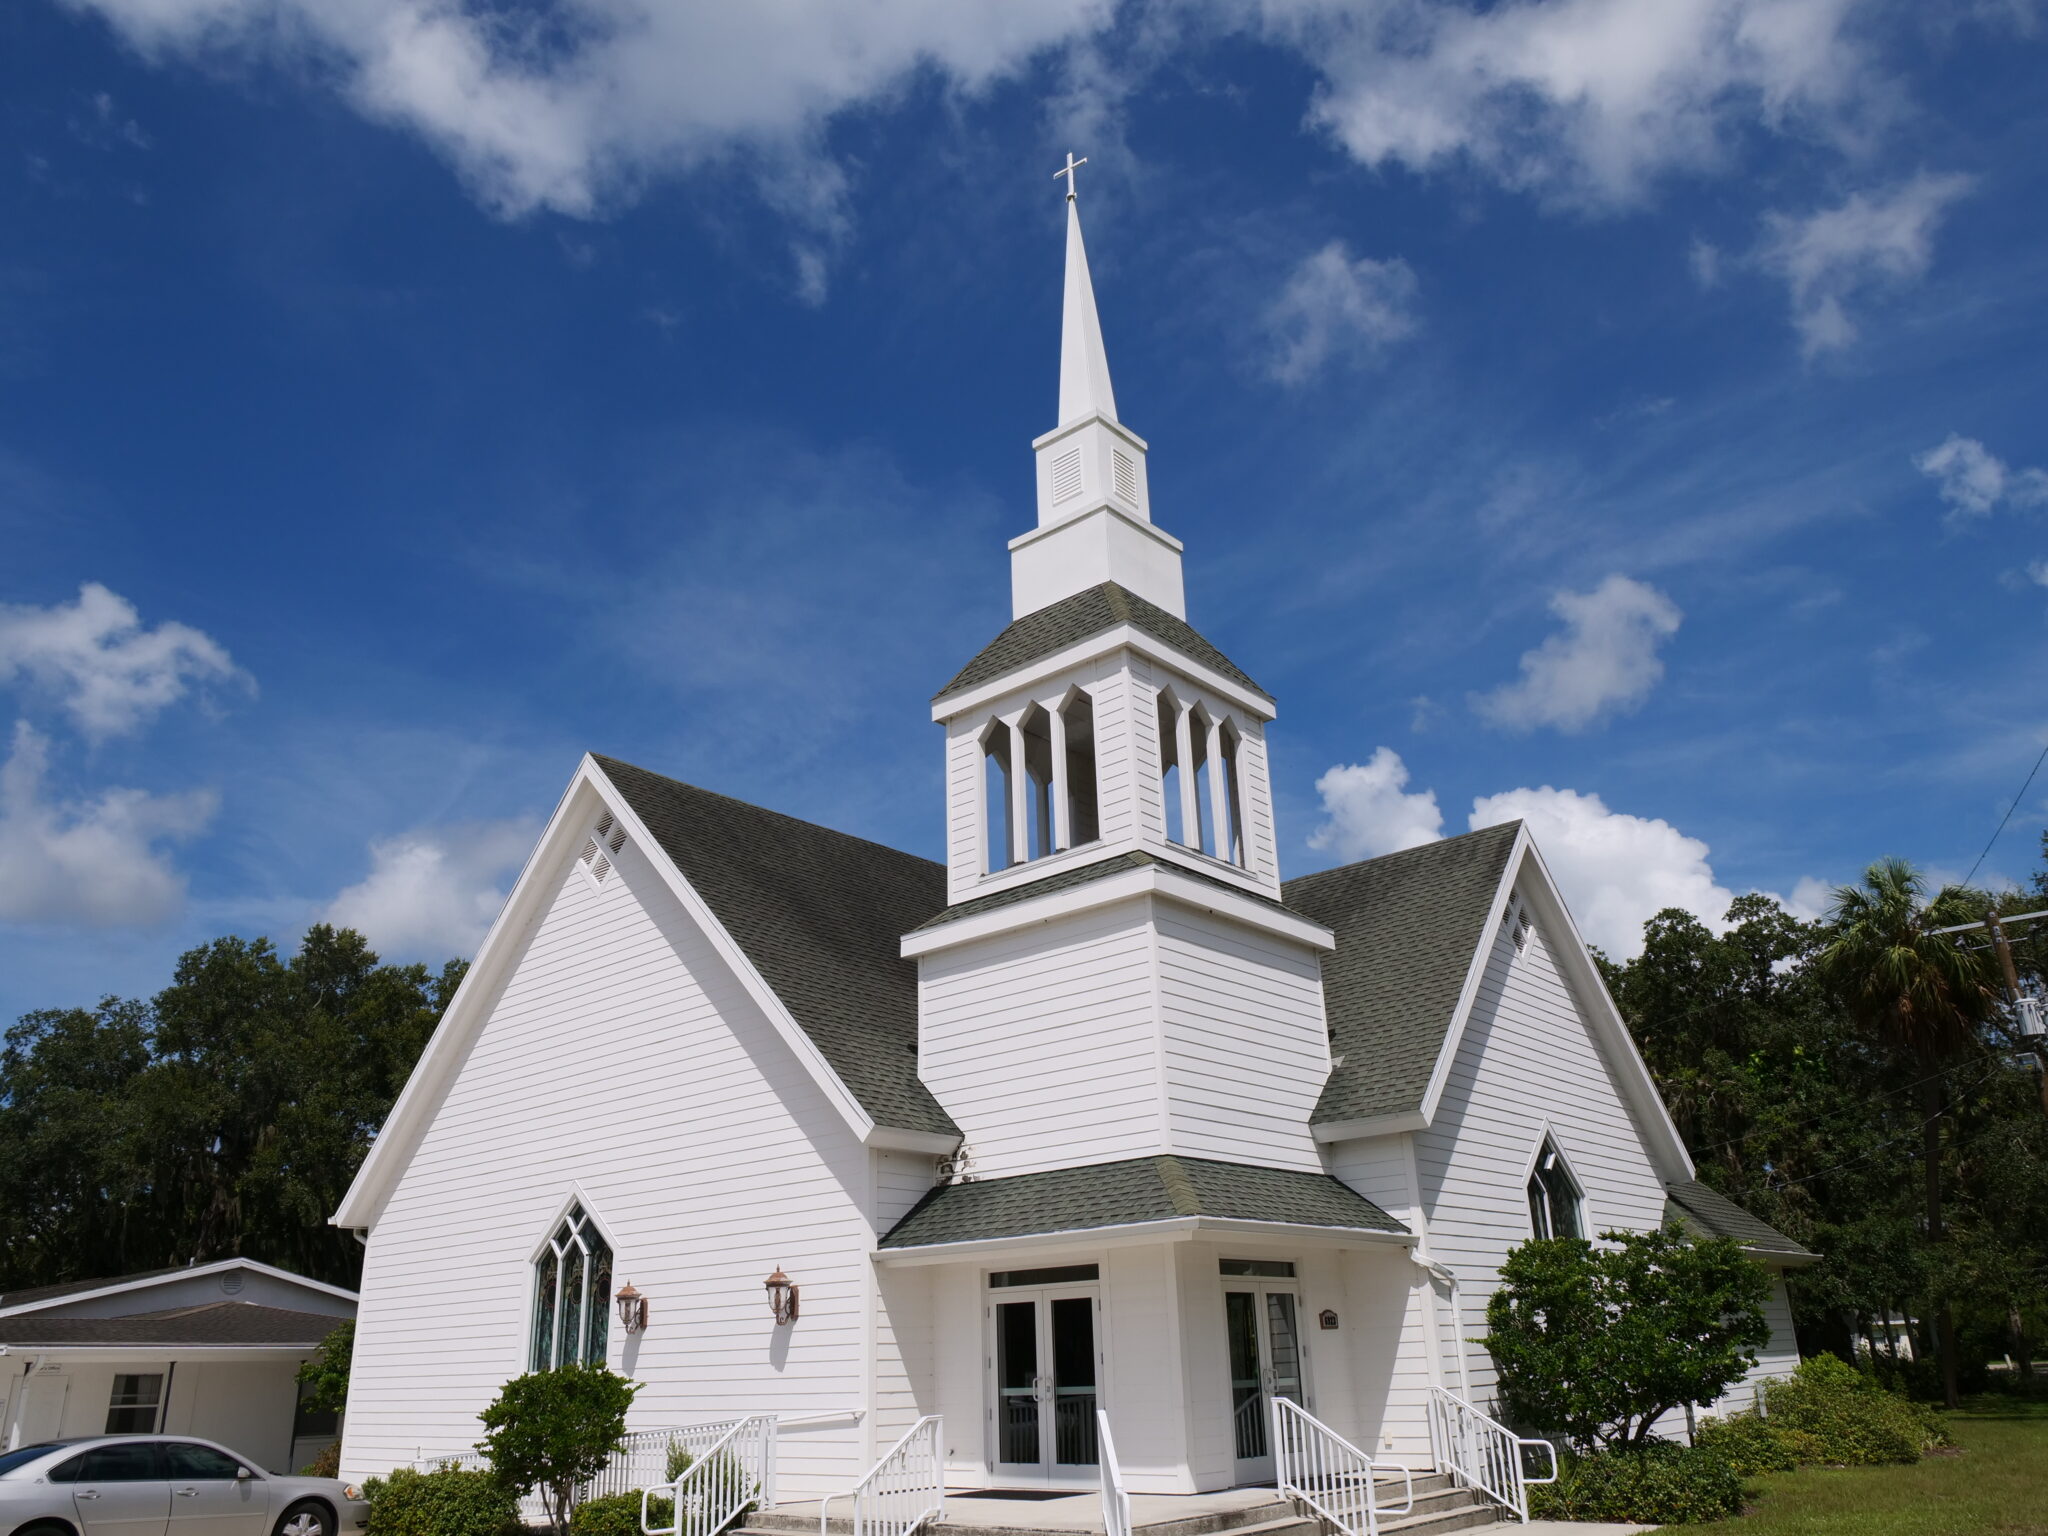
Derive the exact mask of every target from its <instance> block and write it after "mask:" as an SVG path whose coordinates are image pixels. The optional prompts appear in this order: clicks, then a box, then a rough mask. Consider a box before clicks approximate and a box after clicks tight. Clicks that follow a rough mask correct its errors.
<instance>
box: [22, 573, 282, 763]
mask: <svg viewBox="0 0 2048 1536" xmlns="http://www.w3.org/2000/svg"><path fill="white" fill-rule="evenodd" d="M17 676H22V677H27V678H29V679H30V680H31V681H33V682H35V683H36V684H38V685H40V686H41V687H43V688H45V689H47V690H49V691H50V692H52V693H54V694H56V695H57V696H58V698H59V699H60V700H61V701H62V703H63V706H64V708H65V709H66V710H67V711H68V712H69V713H70V715H71V717H72V719H73V720H74V721H76V722H77V724H78V727H79V729H80V730H82V731H84V732H85V734H86V735H87V736H88V737H91V738H92V739H94V740H103V739H105V738H107V737H109V736H120V735H125V734H126V733H128V732H130V731H133V730H136V729H138V728H139V727H141V726H142V725H144V724H146V723H147V722H148V721H149V719H150V718H151V717H152V716H153V715H155V714H156V712H157V711H158V710H160V709H162V708H164V707H165V706H166V705H168V704H172V703H175V702H176V701H177V700H178V699H180V698H182V697H183V696H184V694H185V692H186V690H187V689H188V688H189V687H191V686H192V685H193V684H195V683H205V682H209V681H220V682H230V681H233V682H239V683H242V684H244V685H249V679H248V677H247V676H246V674H244V673H242V672H241V671H240V670H239V669H237V668H236V666H235V664H234V662H233V661H232V660H231V659H230V658H229V656H228V653H227V651H226V650H225V649H224V648H223V647H222V646H221V645H220V644H219V642H217V641H215V640H213V639H212V638H210V637H209V636H207V635H204V634H202V633H200V632H199V631H198V630H196V629H193V628H191V627H190V626H188V625H184V624H178V623H172V622H166V623H163V624H159V625H157V627H156V628H155V629H145V628H143V626H142V620H141V618H140V616H139V615H137V613H136V611H135V607H134V605H133V604H132V603H130V602H128V601H127V600H126V599H125V598H122V597H119V596H117V595H116V594H114V593H112V592H109V591H108V590H107V589H106V588H105V587H103V586H101V585H100V584H99V583H98V582H96V581H89V582H87V583H85V585H84V586H82V587H80V588H79V589H78V601H76V602H75V603H58V604H53V605H52V606H50V607H48V608H38V607H34V606H32V605H26V604H23V605H15V604H7V603H0V683H5V682H9V681H12V680H13V679H14V678H15V677H17Z"/></svg>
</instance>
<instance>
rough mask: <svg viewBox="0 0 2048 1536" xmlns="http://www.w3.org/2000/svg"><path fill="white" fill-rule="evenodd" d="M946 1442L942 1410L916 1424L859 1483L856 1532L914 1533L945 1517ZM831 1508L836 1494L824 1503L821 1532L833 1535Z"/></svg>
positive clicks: (862, 1535) (864, 1535)
mask: <svg viewBox="0 0 2048 1536" xmlns="http://www.w3.org/2000/svg"><path fill="white" fill-rule="evenodd" d="M945 1446H946V1442H945V1433H944V1430H943V1428H942V1426H941V1424H940V1421H939V1416H938V1415H937V1414H935V1413H930V1414H926V1415H925V1416H924V1417H923V1418H921V1419H919V1420H918V1421H917V1422H916V1423H915V1424H913V1425H911V1426H910V1428H909V1430H908V1431H906V1432H905V1434H904V1436H903V1438H902V1439H901V1440H898V1441H897V1442H896V1443H895V1444H894V1445H892V1446H890V1447H889V1449H888V1451H887V1452H886V1453H884V1455H883V1456H882V1459H881V1460H880V1461H878V1462H876V1463H875V1464H874V1465H873V1466H872V1467H870V1468H868V1472H867V1476H865V1477H863V1478H862V1479H861V1480H860V1481H859V1482H857V1483H855V1484H854V1485H853V1489H852V1498H853V1536H910V1533H911V1532H912V1531H914V1530H916V1529H917V1528H918V1527H919V1526H920V1525H923V1524H924V1523H925V1522H926V1521H927V1520H943V1519H944V1518H945V1517H946V1449H945ZM842 1497H843V1495H842ZM831 1511H832V1499H831V1498H830V1497H827V1498H823V1499H820V1500H819V1501H818V1536H828V1531H829V1526H828V1523H827V1522H828V1520H829V1519H830V1516H831Z"/></svg>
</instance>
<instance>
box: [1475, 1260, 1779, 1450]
mask: <svg viewBox="0 0 2048 1536" xmlns="http://www.w3.org/2000/svg"><path fill="white" fill-rule="evenodd" d="M1600 1237H1601V1245H1600V1246H1597V1247H1596V1246H1595V1245H1594V1244H1592V1243H1589V1242H1584V1241H1582V1240H1580V1239H1578V1238H1568V1237H1558V1238H1538V1239H1535V1240H1533V1241H1530V1242H1526V1243H1523V1244H1521V1245H1519V1246H1518V1247H1515V1248H1512V1249H1510V1250H1509V1251H1508V1256H1507V1261H1506V1262H1505V1263H1504V1264H1502V1265H1501V1270H1500V1279H1501V1283H1500V1287H1499V1289H1498V1290H1496V1291H1495V1292H1494V1293H1493V1296H1492V1298H1491V1299H1490V1300H1489V1301H1488V1302H1487V1304H1486V1340H1485V1342H1486V1347H1487V1349H1488V1350H1490V1351H1491V1352H1492V1354H1493V1361H1494V1364H1495V1366H1496V1367H1498V1369H1499V1373H1500V1398H1501V1404H1502V1406H1503V1407H1504V1408H1506V1410H1507V1416H1508V1421H1509V1422H1510V1423H1518V1424H1527V1425H1532V1426H1534V1427H1535V1428H1538V1429H1543V1430H1555V1431H1560V1432H1562V1433H1563V1435H1564V1436H1565V1438H1566V1439H1568V1440H1569V1441H1570V1442H1571V1443H1572V1445H1573V1446H1574V1447H1575V1448H1577V1449H1579V1450H1591V1449H1593V1448H1595V1447H1598V1446H1633V1445H1641V1444H1643V1443H1645V1442H1646V1441H1648V1440H1649V1439H1651V1438H1652V1426H1653V1425H1655V1424H1656V1422H1657V1421H1658V1420H1659V1419H1661V1418H1662V1417H1663V1416H1664V1415H1665V1414H1667V1413H1669V1412H1671V1411H1672V1410H1674V1409H1678V1408H1684V1407H1687V1406H1691V1405H1701V1404H1706V1403H1711V1402H1714V1401H1715V1400H1717V1399H1718V1398H1719V1397H1720V1396H1721V1394H1722V1393H1723V1392H1725V1391H1727V1390H1728V1388H1729V1387H1730V1386H1732V1385H1733V1384H1734V1383H1735V1382H1738V1381H1740V1380H1741V1379H1742V1377H1743V1374H1744V1373H1745V1372H1746V1371H1748V1370H1749V1368H1750V1367H1751V1366H1753V1365H1755V1364H1756V1353H1757V1351H1758V1350H1759V1349H1761V1348H1762V1347H1763V1346H1764V1345H1765V1344H1767V1343H1769V1342H1770V1338H1771V1330H1770V1325H1769V1324H1768V1323H1766V1322H1765V1321H1764V1312H1763V1303H1764V1298H1765V1297H1766V1296H1767V1295H1768V1294H1769V1292H1770V1276H1769V1275H1767V1274H1766V1273H1765V1272H1764V1269H1763V1266H1762V1265H1760V1264H1758V1263H1756V1262H1755V1261H1754V1260H1753V1259H1751V1258H1749V1257H1747V1256H1746V1255H1745V1254H1744V1253H1743V1251H1742V1250H1741V1249H1740V1248H1738V1247H1737V1246H1736V1245H1735V1244H1734V1243H1732V1242H1730V1241H1728V1240H1727V1239H1726V1238H1714V1239H1712V1240H1695V1239H1693V1238H1691V1237H1688V1236H1687V1235H1686V1234H1684V1233H1683V1232H1681V1231H1679V1229H1678V1228H1676V1227H1667V1228H1664V1229H1663V1230H1661V1231H1657V1232H1603V1233H1601V1234H1600Z"/></svg>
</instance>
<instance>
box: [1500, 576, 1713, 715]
mask: <svg viewBox="0 0 2048 1536" xmlns="http://www.w3.org/2000/svg"><path fill="white" fill-rule="evenodd" d="M1550 609H1551V612H1553V613H1555V614H1556V615H1557V616H1558V617H1559V618H1560V619H1562V620H1564V632H1563V633H1562V634H1557V635H1552V636H1551V637H1550V638H1549V639H1548V640H1545V641H1544V642H1543V644H1542V645H1540V646H1538V647H1537V648H1536V649H1535V650H1533V651H1526V652H1524V653H1523V655H1522V679H1521V681H1520V682H1517V683H1504V684H1503V685H1501V686H1500V687H1499V688H1496V689H1494V690H1493V692H1491V693H1487V694H1481V695H1477V696H1476V697H1474V699H1473V701H1472V704H1473V708H1475V709H1476V710H1478V712H1479V713H1480V715H1481V716H1482V717H1484V718H1485V719H1487V720H1489V721H1491V722H1492V723H1493V724H1495V725H1499V726H1504V727H1506V728H1507V729H1509V730H1516V731H1527V730H1533V729H1535V728H1536V727H1538V726H1544V725H1548V726H1555V727H1556V728H1557V729H1558V730H1561V731H1581V730H1584V729H1585V728H1586V727H1587V726H1589V725H1591V724H1593V723H1594V722H1595V721H1597V720H1600V719H1601V718H1603V717H1604V716H1606V715H1609V714H1611V713H1614V712H1615V711H1618V710H1626V709H1633V708H1635V707H1636V706H1638V705H1640V704H1641V703H1642V702H1643V700H1644V699H1646V698H1648V697H1649V695H1650V690H1651V689H1652V688H1654V687H1655V686H1656V684H1657V680H1658V679H1659V678H1661V677H1662V676H1663V675H1664V663H1663V661H1662V660H1661V659H1659V657H1658V655H1657V647H1658V646H1660V645H1661V644H1663V643H1664V641H1666V640H1668V639H1669V638H1670V637H1671V636H1672V635H1675V634H1676V633H1678V625H1679V621H1680V620H1681V619H1682V618H1683V617H1684V615H1682V614H1681V613H1680V612H1679V610H1678V607H1677V605H1676V604H1674V603H1673V602H1672V601H1671V599H1670V598H1668V597H1666V596H1665V595H1664V594H1663V593H1661V592H1659V591H1658V590H1657V589H1656V588H1655V587H1652V586H1647V585H1645V584H1644V583H1642V582H1640V581H1634V580H1631V579H1630V578H1629V577H1627V576H1618V575H1617V576H1609V577H1608V578H1607V579H1606V580H1605V581H1603V582H1601V583H1600V585H1599V586H1597V587H1595V588H1594V589H1593V590H1592V591H1590V592H1559V593H1558V594H1557V595H1556V596H1554V597H1553V598H1552V599H1551V600H1550Z"/></svg>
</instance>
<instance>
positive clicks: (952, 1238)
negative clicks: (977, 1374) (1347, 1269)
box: [880, 1156, 1408, 1250]
mask: <svg viewBox="0 0 2048 1536" xmlns="http://www.w3.org/2000/svg"><path fill="white" fill-rule="evenodd" d="M1198 1217H1206V1218H1211V1219H1215V1220H1220V1221H1231V1222H1261V1223H1266V1224H1270V1225H1276V1226H1294V1227H1327V1228H1332V1229H1339V1230H1349V1231H1354V1232H1370V1233H1375V1234H1379V1235H1382V1236H1395V1237H1405V1236H1407V1235H1408V1229H1407V1228H1406V1227H1404V1226H1402V1225H1401V1223H1400V1222H1398V1221H1396V1220H1395V1219H1394V1218H1393V1217H1392V1216H1389V1215H1388V1214H1387V1213H1386V1212H1385V1211H1383V1210H1381V1209H1380V1208H1379V1207H1378V1206H1376V1205H1374V1204H1373V1203H1372V1202H1371V1201H1370V1200H1368V1199H1366V1198H1365V1196H1363V1195H1361V1194H1359V1193H1358V1192H1357V1191H1356V1190H1354V1189H1352V1188H1351V1187H1350V1186H1349V1185H1346V1184H1344V1183H1341V1182H1340V1181H1338V1180H1337V1179H1334V1178H1332V1177H1330V1175H1328V1174H1326V1173H1302V1172H1297V1171H1295V1170H1293V1169H1288V1168H1260V1167H1255V1166H1253V1165H1251V1164H1249V1163H1225V1162H1217V1161H1214V1160H1212V1159H1209V1158H1202V1157H1175V1156H1162V1157H1134V1158H1127V1159H1125V1160H1123V1161H1121V1162H1115V1163H1090V1164H1087V1165H1085V1166H1082V1167H1079V1168H1048V1169H1046V1170H1045V1171H1044V1172H1042V1173H1023V1174H1015V1175H1012V1176H1011V1177H1009V1178H1005V1179H978V1180H975V1181H974V1182H972V1183H966V1184H942V1185H940V1186H939V1187H938V1188H936V1189H934V1190H932V1191H931V1193H929V1194H927V1195H926V1196H925V1197H924V1198H923V1199H922V1200H920V1201H918V1203H917V1204H916V1205H914V1206H912V1207H911V1209H910V1211H909V1212H908V1213H907V1214H906V1215H905V1216H904V1218H903V1219H902V1220H901V1221H899V1222H897V1223H896V1225H895V1226H894V1227H893V1228H891V1229H890V1231H889V1233H888V1235H887V1236H886V1237H884V1238H883V1239H882V1241H881V1245H880V1246H881V1247H882V1248H883V1249H884V1250H894V1249H904V1248H928V1247H935V1246H938V1245H940V1244H955V1243H978V1242H993V1241H996V1240H999V1239H1004V1238H1020V1237H1050V1236H1055V1235H1057V1234H1060V1233H1066V1232H1089V1231H1095V1230H1098V1229H1101V1228H1106V1227H1133V1226H1141V1225H1144V1224H1147V1223H1153V1222H1158V1223H1166V1222H1185V1221H1187V1220H1188V1219H1190V1218H1198Z"/></svg>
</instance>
